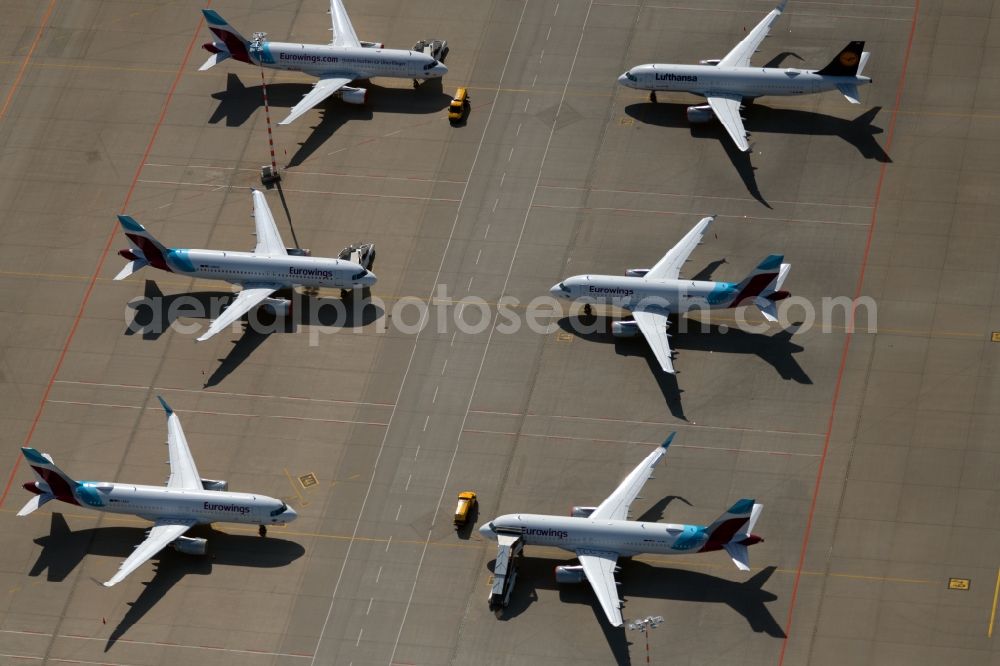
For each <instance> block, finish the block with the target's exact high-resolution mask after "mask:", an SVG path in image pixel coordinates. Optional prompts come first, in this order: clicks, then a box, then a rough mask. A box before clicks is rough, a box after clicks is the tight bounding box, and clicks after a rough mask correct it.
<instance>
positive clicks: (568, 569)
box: [556, 564, 587, 585]
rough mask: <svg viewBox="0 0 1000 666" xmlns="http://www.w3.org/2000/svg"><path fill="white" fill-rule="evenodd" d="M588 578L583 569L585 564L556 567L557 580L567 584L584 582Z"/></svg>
mask: <svg viewBox="0 0 1000 666" xmlns="http://www.w3.org/2000/svg"><path fill="white" fill-rule="evenodd" d="M585 580H587V574H586V573H584V571H583V565H580V564H577V565H574V566H559V567H556V582H557V583H565V584H567V585H569V584H573V583H582V582H583V581H585Z"/></svg>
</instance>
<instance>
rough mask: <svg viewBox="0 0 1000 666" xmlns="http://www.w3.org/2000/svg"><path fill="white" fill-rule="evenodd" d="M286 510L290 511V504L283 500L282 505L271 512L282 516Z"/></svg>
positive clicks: (273, 514)
mask: <svg viewBox="0 0 1000 666" xmlns="http://www.w3.org/2000/svg"><path fill="white" fill-rule="evenodd" d="M286 511H288V505H287V504H285V503H284V502H282V503H281V506H279V507H278V508H277V509H275V510H274V511H272V512H271V515H272V516H280V515H281V514H283V513H284V512H286Z"/></svg>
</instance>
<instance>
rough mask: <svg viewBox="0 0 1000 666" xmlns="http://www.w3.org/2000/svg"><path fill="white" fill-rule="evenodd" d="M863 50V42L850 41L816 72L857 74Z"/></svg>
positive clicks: (839, 74)
mask: <svg viewBox="0 0 1000 666" xmlns="http://www.w3.org/2000/svg"><path fill="white" fill-rule="evenodd" d="M864 50H865V43H864V42H857V41H856V42H851V43H850V44H848V45H847V46H845V47H844V49H843V50H842V51H841V52H840V53H838V54H837V55H836V56H835V57H834V58H833V60H831V61H830V64H828V65H827V66H826V67H824V68H823V69H821V70H819V71H817V72H816V73H817V74H819V75H820V76H857V75H858V70H859V69H860V66H861V56H862V55H863V54H864ZM866 61H867V59H866Z"/></svg>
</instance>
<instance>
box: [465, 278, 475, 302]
mask: <svg viewBox="0 0 1000 666" xmlns="http://www.w3.org/2000/svg"><path fill="white" fill-rule="evenodd" d="M474 277H476V276H475V275H473V276H472V277H470V278H469V286H468V287H466V288H465V290H466V291H472V278H474ZM462 305H465V304H464V303H463V304H462Z"/></svg>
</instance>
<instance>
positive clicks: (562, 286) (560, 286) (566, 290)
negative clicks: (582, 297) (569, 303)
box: [559, 282, 569, 294]
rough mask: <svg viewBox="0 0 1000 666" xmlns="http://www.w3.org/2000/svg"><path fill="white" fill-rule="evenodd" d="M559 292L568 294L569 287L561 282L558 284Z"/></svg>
mask: <svg viewBox="0 0 1000 666" xmlns="http://www.w3.org/2000/svg"><path fill="white" fill-rule="evenodd" d="M559 291H563V292H566V293H567V294H568V293H569V287H567V286H566V285H565V284H563V283H562V282H560V283H559Z"/></svg>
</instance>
